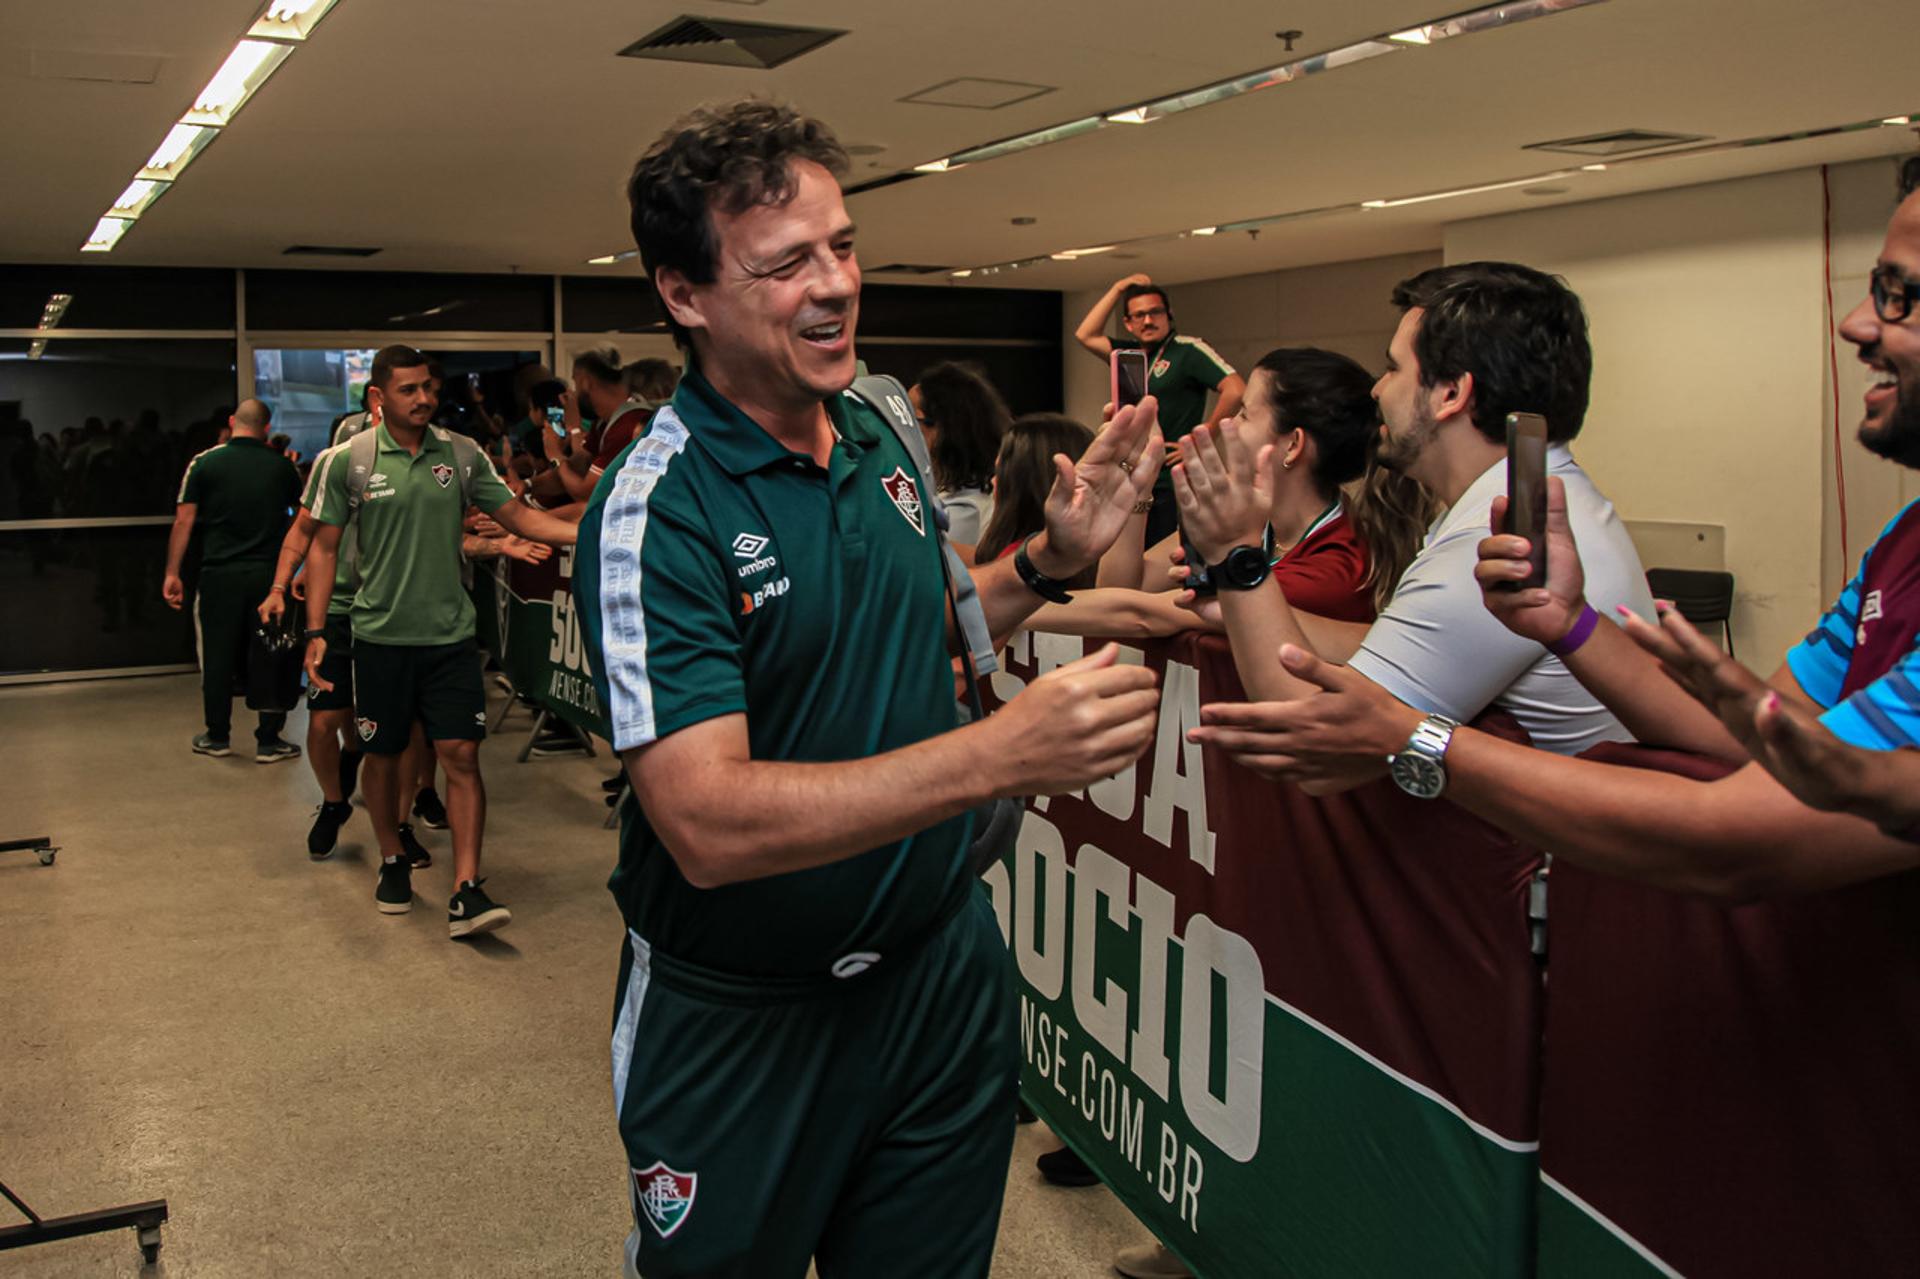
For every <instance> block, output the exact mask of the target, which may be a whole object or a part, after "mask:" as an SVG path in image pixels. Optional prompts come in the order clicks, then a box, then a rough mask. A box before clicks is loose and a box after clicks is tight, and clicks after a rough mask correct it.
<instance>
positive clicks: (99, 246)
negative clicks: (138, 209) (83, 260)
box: [80, 218, 133, 253]
mask: <svg viewBox="0 0 1920 1279" xmlns="http://www.w3.org/2000/svg"><path fill="white" fill-rule="evenodd" d="M132 225H133V219H131V218H101V219H100V220H99V221H98V222H96V223H94V226H93V234H92V235H90V236H88V237H87V242H86V243H85V244H83V245H81V246H80V251H81V252H82V253H111V252H113V246H114V245H116V244H118V243H120V237H121V236H123V235H125V234H126V233H127V228H128V227H130V226H132Z"/></svg>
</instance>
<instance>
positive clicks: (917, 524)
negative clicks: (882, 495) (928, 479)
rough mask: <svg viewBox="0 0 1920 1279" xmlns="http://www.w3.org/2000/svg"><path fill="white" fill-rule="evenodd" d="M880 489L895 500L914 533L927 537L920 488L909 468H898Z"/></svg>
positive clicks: (882, 482) (881, 482)
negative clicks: (909, 473) (908, 470)
mask: <svg viewBox="0 0 1920 1279" xmlns="http://www.w3.org/2000/svg"><path fill="white" fill-rule="evenodd" d="M880 487H881V488H883V489H885V490H886V491H887V496H888V497H890V498H892V499H893V505H894V508H895V509H896V510H898V511H899V512H900V514H901V516H902V517H903V518H904V519H905V520H906V521H907V523H909V524H911V525H913V531H914V532H916V533H918V534H920V535H921V536H922V537H925V536H926V533H927V524H926V516H925V508H923V507H922V506H921V505H920V486H919V485H917V484H915V483H914V482H913V477H912V476H911V475H908V474H907V468H906V467H904V466H896V467H894V468H893V474H892V475H889V476H887V478H886V479H884V480H881V481H880Z"/></svg>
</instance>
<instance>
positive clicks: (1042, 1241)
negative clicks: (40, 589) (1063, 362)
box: [0, 677, 1146, 1279]
mask: <svg viewBox="0 0 1920 1279" xmlns="http://www.w3.org/2000/svg"><path fill="white" fill-rule="evenodd" d="M197 705H198V692H197V688H196V684H195V681H194V680H193V679H192V678H191V677H166V678H150V679H134V680H115V681H104V682H99V683H91V684H68V685H58V686H49V687H38V688H25V689H9V690H0V839H6V838H17V837H23V836H27V835H36V834H48V835H51V836H53V837H54V838H55V840H56V841H57V842H58V843H59V844H61V845H62V850H63V851H62V852H61V854H60V856H59V860H58V861H57V862H56V863H55V864H54V865H53V866H52V867H42V866H41V865H40V864H39V863H38V862H37V861H36V860H35V859H34V858H33V856H32V855H31V854H20V853H8V854H0V1180H4V1181H6V1182H7V1183H8V1184H10V1185H11V1186H13V1188H14V1189H15V1190H16V1191H17V1192H19V1193H20V1194H22V1195H23V1197H25V1198H26V1199H27V1201H28V1202H29V1203H30V1204H32V1205H33V1206H34V1207H35V1208H36V1209H38V1210H39V1211H40V1212H41V1213H42V1214H43V1215H54V1214H60V1213H67V1212H75V1211H81V1210H85V1209H91V1208H97V1207H104V1206H107V1205H109V1204H116V1203H124V1202H130V1201H134V1200H140V1199H146V1198H150V1197H161V1196H164V1197H165V1198H167V1199H168V1200H169V1202H170V1204H171V1206H172V1214H173V1215H172V1219H171V1221H170V1222H169V1223H168V1225H167V1227H166V1229H165V1232H164V1236H163V1237H164V1241H165V1242H164V1247H163V1250H162V1254H161V1256H162V1260H161V1264H160V1265H159V1266H158V1267H156V1268H153V1269H150V1270H148V1271H146V1272H145V1273H147V1274H165V1275H175V1276H188V1275H191V1276H209V1277H212V1276H235V1277H243V1276H244V1277H246V1279H255V1277H257V1276H263V1275H282V1274H285V1275H293V1274H298V1275H302V1276H329V1275H352V1276H360V1275H460V1276H474V1275H515V1276H520V1275H529V1276H530V1275H567V1276H572V1275H609V1274H617V1273H618V1268H619V1245H620V1242H621V1240H622V1238H623V1237H624V1236H625V1233H626V1230H627V1209H626V1200H625V1191H624V1188H623V1180H622V1177H623V1171H624V1165H623V1160H622V1159H621V1152H620V1149H619V1144H618V1141H617V1139H616V1137H615V1134H614V1129H613V1124H612V1122H611V1109H612V1106H611V1097H610V1086H609V1083H608V1068H607V1052H606V1034H607V1025H608V1021H609V1018H610V1007H611V1002H612V995H613V978H614V964H615V961H616V958H617V950H618V944H619V935H620V933H619V922H618V917H617V915H616V914H615V912H614V909H613V905H612V901H611V899H610V898H609V897H608V895H607V893H606V891H605V887H604V885H605V881H606V876H607V871H608V869H609V868H610V866H611V864H612V858H613V835H612V834H611V833H609V832H606V831H603V830H601V829H600V821H601V819H602V817H603V816H604V814H605V810H604V809H603V808H602V807H601V804H600V791H599V786H598V783H599V780H600V778H601V777H603V776H604V775H605V774H606V772H607V771H609V770H608V767H607V763H606V761H605V759H604V758H602V759H601V760H596V761H584V760H576V759H556V760H538V761H533V762H530V763H528V764H525V765H518V764H515V763H514V762H513V756H514V754H515V753H517V751H518V747H519V744H520V738H521V736H522V735H523V734H524V732H525V729H526V720H525V718H524V717H520V718H518V719H516V720H514V721H511V722H510V723H509V726H508V731H507V735H506V736H504V737H501V738H496V739H494V740H492V741H490V742H489V743H488V744H487V746H486V748H485V750H484V752H483V759H484V762H485V768H486V771H487V780H488V786H489V791H490V795H491V813H490V817H489V826H488V831H487V843H486V847H487V873H488V874H489V876H491V882H490V884H489V889H490V891H494V892H495V893H496V895H497V896H498V897H499V898H500V899H501V900H503V901H505V902H507V903H508V904H509V905H511V906H512V908H513V910H514V915H515V918H514V923H513V925H512V927H511V928H509V929H508V930H507V931H506V932H504V933H503V934H501V935H500V937H499V938H498V939H493V940H488V941H485V942H483V943H481V944H479V945H464V944H461V945H457V944H454V943H451V942H449V941H448V940H447V937H446V932H445V927H444V921H443V916H442V914H441V912H440V910H439V908H438V907H439V901H438V900H436V898H440V899H444V897H445V896H446V894H447V892H448V888H447V881H448V879H449V876H450V870H449V865H450V862H451V856H450V855H447V852H446V836H445V834H444V833H441V832H431V831H428V832H423V833H424V834H425V836H426V839H427V842H428V845H429V847H431V848H432V849H433V850H434V851H435V854H436V864H435V866H434V867H433V869H431V870H429V871H426V872H423V873H421V874H419V875H416V877H415V885H416V889H417V891H418V893H419V897H420V900H419V903H418V904H416V907H415V909H414V911H413V912H412V913H411V914H409V915H405V916H399V917H383V916H381V915H379V914H377V913H376V912H375V911H374V909H373V903H372V901H371V900H370V898H371V896H372V888H373V869H372V867H373V860H372V853H371V831H370V828H369V826H368V825H367V821H366V817H365V814H364V812H361V811H356V813H355V815H354V818H353V820H352V821H351V822H350V823H349V825H348V826H347V828H346V831H345V832H344V833H343V836H342V850H341V852H340V853H338V854H336V856H335V857H334V859H333V860H332V861H330V862H327V863H322V864H319V865H315V864H313V863H311V862H309V861H308V859H307V857H306V855H305V851H304V842H303V841H304V835H305V831H306V827H307V824H308V821H309V820H310V815H311V811H312V806H313V804H314V803H315V802H317V788H316V787H315V785H314V782H313V778H312V776H311V775H310V773H309V772H308V771H307V766H306V764H305V762H304V761H300V762H295V763H292V764H279V765H274V766H271V767H261V766H258V765H256V764H254V763H253V761H252V758H251V755H250V753H246V754H236V755H235V756H232V757H230V758H227V759H223V760H215V759H207V758H203V757H199V756H195V755H192V754H190V753H189V752H188V750H187V742H188V739H189V738H191V737H192V736H193V734H194V732H195V731H197V729H198V727H199V726H198V725H197V724H196V723H195V719H196V709H197ZM244 723H245V721H244V720H243V719H241V720H237V721H236V730H237V731H236V734H235V737H236V741H241V740H244V739H245V736H246V734H245V732H244V731H243V729H244ZM303 729H304V721H303V719H302V718H301V717H298V716H296V718H295V722H294V724H293V726H292V728H291V729H290V730H289V736H290V737H295V738H296V739H297V736H298V734H299V733H300V732H301V731H303ZM1048 1144H1049V1143H1048V1139H1047V1135H1046V1133H1045V1132H1044V1130H1039V1129H1023V1130H1022V1131H1021V1134H1020V1138H1019V1142H1018V1144H1017V1146H1016V1149H1015V1154H1014V1161H1013V1168H1012V1173H1011V1176H1010V1177H1009V1182H1008V1190H1007V1200H1006V1213H1005V1217H1004V1219H1003V1221H1002V1225H1001V1231H1000V1244H999V1251H998V1255H997V1258H996V1262H995V1265H994V1274H995V1275H996V1276H1000V1277H1003V1279H1019V1277H1024V1276H1034V1277H1035V1279H1039V1277H1041V1276H1045V1277H1046V1279H1081V1277H1082V1276H1088V1277H1091V1276H1097V1275H1110V1274H1111V1273H1112V1271H1111V1270H1109V1269H1108V1265H1107V1262H1108V1259H1109V1258H1110V1257H1111V1255H1112V1253H1113V1250H1114V1249H1115V1248H1116V1247H1118V1246H1120V1245H1123V1244H1126V1243H1132V1242H1137V1241H1139V1240H1142V1239H1144V1238H1145V1237H1146V1236H1145V1232H1144V1231H1143V1230H1142V1229H1141V1228H1140V1227H1139V1226H1137V1225H1135V1224H1134V1223H1133V1222H1132V1220H1131V1219H1130V1218H1129V1217H1128V1215H1127V1213H1126V1212H1125V1210H1124V1209H1122V1208H1121V1207H1120V1206H1119V1205H1118V1203H1117V1202H1116V1201H1115V1200H1114V1199H1113V1197H1112V1196H1111V1195H1110V1194H1108V1193H1107V1192H1106V1191H1105V1190H1104V1189H1095V1190H1078V1191H1062V1190H1056V1189H1052V1188H1049V1187H1046V1186H1044V1185H1043V1184H1042V1183H1041V1182H1040V1180H1039V1177H1038V1174H1036V1173H1035V1172H1034V1170H1033V1157H1034V1156H1035V1155H1036V1154H1038V1153H1039V1152H1040V1151H1042V1150H1044V1149H1046V1148H1048ZM12 1220H13V1217H12V1214H11V1212H10V1211H9V1210H7V1209H6V1208H5V1206H4V1205H0V1224H7V1223H10V1222H11V1221H12ZM139 1260H140V1259H139V1253H138V1251H137V1249H136V1248H135V1246H134V1241H133V1238H132V1235H131V1232H120V1233H116V1234H113V1235H107V1236H99V1237H95V1238H92V1239H85V1240H75V1241H71V1242H65V1243H57V1244H51V1245H46V1246H43V1247H38V1248H33V1249H28V1250H26V1251H21V1252H6V1253H0V1275H5V1276H8V1277H9V1279H12V1277H14V1276H52V1275H60V1276H65V1275H85V1276H92V1275H113V1274H134V1273H140V1264H139Z"/></svg>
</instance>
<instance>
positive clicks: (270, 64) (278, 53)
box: [180, 40, 293, 127]
mask: <svg viewBox="0 0 1920 1279" xmlns="http://www.w3.org/2000/svg"><path fill="white" fill-rule="evenodd" d="M292 52H293V46H292V45H290V44H273V43H271V42H270V41H266V40H242V41H240V43H238V44H236V45H234V46H233V52H232V53H230V54H228V55H227V60H226V61H225V62H223V63H221V64H220V69H219V70H218V71H216V72H214V73H213V79H211V80H209V81H207V87H206V88H204V89H202V90H200V96H199V97H197V98H195V99H194V100H193V110H191V111H189V112H187V113H186V114H185V115H183V116H181V117H180V123H182V124H210V125H214V126H216V127H218V126H220V125H226V124H231V123H232V122H233V117H234V116H236V115H238V114H239V113H240V108H241V107H243V106H245V105H246V104H247V99H248V98H251V97H252V96H253V95H254V93H255V91H257V90H258V89H259V88H260V86H261V85H263V84H265V83H266V82H267V77H268V76H270V75H272V74H273V72H274V69H275V68H276V67H278V66H279V65H280V64H281V63H282V62H285V61H286V60H287V57H288V55H290V54H291V53H292Z"/></svg>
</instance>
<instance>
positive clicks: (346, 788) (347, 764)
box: [340, 751, 360, 803]
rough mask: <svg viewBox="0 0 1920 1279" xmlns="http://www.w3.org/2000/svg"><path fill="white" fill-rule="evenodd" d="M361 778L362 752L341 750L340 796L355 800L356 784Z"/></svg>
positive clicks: (351, 800)
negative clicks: (354, 790)
mask: <svg viewBox="0 0 1920 1279" xmlns="http://www.w3.org/2000/svg"><path fill="white" fill-rule="evenodd" d="M359 780H360V752H359V751H341V752H340V798H341V799H343V800H346V801H347V802H348V803H352V802H353V788H354V784H355V783H357V782H358V781H359Z"/></svg>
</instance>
